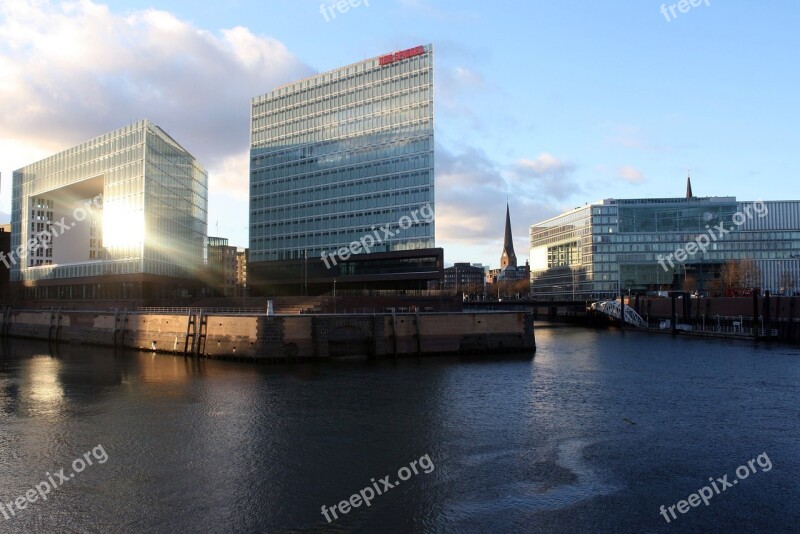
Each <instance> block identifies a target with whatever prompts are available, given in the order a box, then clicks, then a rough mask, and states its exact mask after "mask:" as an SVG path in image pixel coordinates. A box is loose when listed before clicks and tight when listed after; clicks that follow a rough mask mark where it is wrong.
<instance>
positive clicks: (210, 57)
mask: <svg viewBox="0 0 800 534" xmlns="http://www.w3.org/2000/svg"><path fill="white" fill-rule="evenodd" d="M695 1H696V2H698V3H699V5H697V6H691V4H686V6H687V7H688V10H686V12H681V11H680V9H678V6H677V5H676V4H677V2H666V3H664V2H661V1H651V0H615V1H613V2H610V1H609V2H591V1H589V0H583V1H577V0H559V1H557V2H556V1H548V2H545V1H539V0H514V1H506V2H470V1H466V0H461V1H450V0H441V1H438V0H361V1H360V2H355V1H353V3H354V4H356V7H350V8H349V9H348V10H346V11H342V10H339V9H338V8H337V7H336V3H335V2H332V1H331V0H325V1H323V2H321V1H320V0H229V1H225V2H216V1H213V0H210V1H206V2H197V1H195V0H192V1H189V0H175V1H171V2H170V1H163V2H153V1H152V0H151V1H147V0H130V1H119V2H116V1H115V2H108V3H102V2H99V1H98V2H95V1H89V0H84V1H78V2H73V1H64V2H47V1H43V0H0V173H2V182H1V183H0V222H7V221H8V220H9V213H10V209H11V181H12V180H11V179H12V172H13V170H14V169H17V168H20V167H22V166H24V165H27V164H29V163H33V162H35V161H37V160H39V159H42V158H44V157H47V156H49V155H51V154H53V153H56V152H58V151H61V150H64V149H67V148H70V147H71V146H74V145H76V144H79V143H81V142H83V141H85V140H88V139H90V138H92V137H95V136H97V135H101V134H103V133H106V132H108V131H111V130H114V129H116V128H119V127H121V126H124V125H126V124H129V123H131V122H134V121H136V120H139V119H142V118H148V119H150V120H152V121H153V122H155V123H156V124H158V125H159V126H161V127H162V128H163V129H164V130H165V131H166V132H168V133H169V134H170V135H171V136H172V137H173V138H175V139H176V140H177V141H178V142H180V143H181V144H182V145H183V146H184V147H185V148H186V149H187V150H189V151H190V152H191V153H192V154H193V155H194V156H195V157H196V158H197V159H198V160H199V161H200V163H201V164H202V165H203V166H204V167H206V169H207V170H208V172H209V216H208V231H209V234H210V235H220V236H223V237H228V238H229V239H230V242H231V244H233V245H237V246H241V247H245V246H247V244H248V226H247V225H248V199H247V191H248V180H249V177H248V157H247V152H248V140H249V129H248V127H249V112H250V99H251V98H252V97H254V96H257V95H260V94H263V93H266V92H268V91H270V90H272V89H273V88H275V87H277V86H279V85H282V84H285V83H289V82H292V81H295V80H298V79H301V78H304V77H307V76H310V75H313V74H316V73H318V72H324V71H326V70H330V69H334V68H338V67H340V66H344V65H348V64H351V63H355V62H358V61H360V60H362V59H367V58H371V57H375V56H379V55H383V54H386V53H389V52H392V51H396V50H403V49H407V48H411V47H414V46H417V45H420V44H428V43H432V44H433V45H434V48H435V59H434V61H435V70H434V79H435V87H434V94H435V96H434V99H435V100H434V105H435V143H436V148H435V151H436V152H435V180H436V181H435V184H436V185H435V188H436V189H435V200H436V245H437V246H439V247H443V248H444V250H445V263H446V264H452V263H454V262H461V261H466V262H471V263H483V264H485V265H491V266H492V267H497V266H498V264H499V260H500V254H501V252H502V243H503V225H504V220H505V207H506V202H508V204H509V206H510V210H511V221H512V227H513V234H514V246H515V249H516V252H517V256H518V258H519V259H520V261H521V262H522V261H524V259H525V258H527V255H528V230H529V227H530V225H531V224H534V223H536V222H538V221H542V220H544V219H547V218H549V217H552V216H554V215H557V214H558V213H561V212H563V211H566V210H569V209H572V208H575V207H578V206H582V205H584V204H586V203H587V202H592V201H596V200H600V199H604V198H648V197H679V196H683V194H684V192H685V187H686V185H685V184H686V176H687V173H689V172H690V173H691V177H692V187H693V190H694V194H695V195H696V196H736V197H737V198H739V199H740V200H758V199H763V200H778V199H782V200H798V199H800V195H799V194H798V188H800V186H799V185H798V178H799V177H800V172H798V171H799V170H800V129H798V124H800V106H798V99H800V69H798V68H797V67H798V59H797V53H798V50H800V32H797V30H796V29H797V28H798V27H800V3H797V2H796V1H794V0H767V1H765V2H759V3H757V4H756V3H753V2H746V1H744V0H738V1H732V0H728V1H727V2H722V1H721V0H702V1H700V0H695ZM662 6H663V9H662ZM670 6H675V8H674V9H673V10H672V11H674V16H673V14H672V12H671V10H670ZM323 12H324V14H323ZM334 15H335V17H334Z"/></svg>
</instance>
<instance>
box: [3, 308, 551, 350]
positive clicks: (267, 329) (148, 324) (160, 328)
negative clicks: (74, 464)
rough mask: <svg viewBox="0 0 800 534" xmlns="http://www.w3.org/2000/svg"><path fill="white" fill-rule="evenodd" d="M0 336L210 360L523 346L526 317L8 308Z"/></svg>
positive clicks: (529, 322)
mask: <svg viewBox="0 0 800 534" xmlns="http://www.w3.org/2000/svg"><path fill="white" fill-rule="evenodd" d="M0 334H2V335H3V336H8V337H24V338H32V339H41V340H48V341H50V342H53V343H70V344H87V345H102V346H114V347H127V348H133V349H139V350H145V351H154V352H167V353H174V354H185V355H191V356H202V357H210V358H245V359H255V360H273V359H278V360H280V359H282V360H285V359H296V360H311V359H315V358H321V359H326V358H336V357H344V356H365V357H370V358H392V357H409V356H425V355H442V354H481V353H487V354H488V353H491V352H529V353H530V354H531V355H533V352H534V351H535V348H536V343H535V338H534V329H533V315H532V314H530V313H525V312H491V311H482V312H464V313H419V312H417V313H402V314H398V313H395V314H392V313H383V314H363V315H356V314H349V315H343V314H339V315H333V314H315V315H265V314H249V315H248V314H246V313H242V314H235V315H234V314H228V313H220V312H216V313H215V312H214V311H213V310H208V311H207V310H202V309H187V310H185V311H183V312H180V311H178V310H176V311H174V312H171V313H153V312H138V311H127V310H118V311H88V310H15V309H10V308H7V309H5V310H4V313H3V314H2V323H0Z"/></svg>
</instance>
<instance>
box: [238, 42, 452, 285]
mask: <svg viewBox="0 0 800 534" xmlns="http://www.w3.org/2000/svg"><path fill="white" fill-rule="evenodd" d="M250 126H251V142H250V258H249V261H250V262H251V263H252V264H257V263H259V262H281V261H291V260H294V261H298V260H303V261H304V262H306V259H307V258H308V259H311V260H312V263H313V264H314V265H312V268H311V276H312V277H313V276H314V273H315V272H316V273H317V274H319V276H321V277H323V278H324V277H325V276H324V275H325V274H326V273H325V272H323V271H318V270H317V268H318V267H319V266H318V265H317V264H318V262H319V259H320V257H321V256H322V255H323V254H325V253H332V252H335V251H336V250H339V249H341V248H342V247H348V246H349V245H350V244H351V243H352V242H354V241H358V240H359V239H361V238H362V237H363V236H365V235H368V234H373V232H374V231H375V229H377V228H380V227H386V228H387V229H389V230H390V231H391V232H392V234H394V235H392V236H391V237H387V238H386V239H385V240H382V241H381V242H380V243H376V245H375V246H374V247H372V248H371V251H370V254H366V253H364V254H360V255H356V256H354V257H353V258H352V259H350V260H349V261H345V262H342V263H341V264H337V265H336V266H335V267H334V268H333V269H332V271H331V270H329V269H326V271H330V272H327V274H328V275H330V274H331V273H333V275H334V276H335V275H336V273H338V274H339V276H340V277H346V276H347V275H348V274H351V275H352V274H355V272H356V271H358V272H361V273H362V274H367V271H370V269H372V267H375V265H373V266H372V267H369V266H368V265H367V263H369V260H377V258H378V256H372V255H371V254H376V253H378V254H379V253H391V252H403V251H406V252H408V251H417V250H432V249H433V247H434V221H433V218H430V219H429V220H415V221H413V222H412V224H411V225H410V226H409V227H407V228H404V229H403V228H400V221H401V219H402V218H403V217H404V216H408V215H409V214H410V213H412V212H414V210H417V209H419V208H420V206H424V205H428V206H429V208H430V209H433V206H434V175H433V169H434V161H433V159H434V158H433V154H434V141H433V132H434V121H433V46H432V45H427V46H418V47H415V48H411V49H408V50H404V51H401V52H396V53H392V54H387V55H384V56H380V57H375V58H372V59H368V60H365V61H361V62H359V63H355V64H353V65H349V66H346V67H342V68H339V69H336V70H333V71H330V72H326V73H323V74H319V75H317V76H313V77H311V78H308V79H305V80H300V81H298V82H295V83H292V84H289V85H285V86H283V87H279V88H277V89H275V90H273V91H271V92H269V93H266V94H264V95H261V96H258V97H256V98H254V99H253V100H252V103H251V125H250ZM382 235H386V234H382ZM407 256H408V255H407ZM433 256H435V254H434V255H433ZM433 256H430V257H428V258H427V259H418V260H415V261H417V264H416V265H415V266H412V265H408V266H406V267H408V268H414V269H417V270H419V271H422V270H428V269H429V268H430V267H431V266H433V268H434V270H436V269H438V272H439V275H441V266H438V268H437V267H436V265H435V263H436V261H437V259H436V258H435V257H433ZM384 259H386V260H387V261H388V262H391V259H390V257H384ZM365 262H367V263H365ZM291 265H292V264H290V263H286V264H280V263H278V264H274V265H273V267H274V268H267V270H266V273H267V274H266V275H265V276H266V277H267V278H272V279H275V280H277V279H279V278H281V276H279V275H278V273H279V272H280V271H281V266H284V267H286V269H284V272H285V273H286V274H287V276H291V273H292V272H293V271H294V268H293V267H292V266H291ZM383 268H384V269H386V268H388V269H391V266H389V265H388V264H387V265H384V266H383ZM264 272H265V271H264V269H262V273H264ZM263 278H264V277H263V276H262V279H263ZM424 285H425V284H423V286H424Z"/></svg>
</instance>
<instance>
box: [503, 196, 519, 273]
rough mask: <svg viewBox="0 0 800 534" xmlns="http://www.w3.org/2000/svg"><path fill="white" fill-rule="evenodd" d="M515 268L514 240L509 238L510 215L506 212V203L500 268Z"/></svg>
mask: <svg viewBox="0 0 800 534" xmlns="http://www.w3.org/2000/svg"><path fill="white" fill-rule="evenodd" d="M509 265H510V266H511V267H516V266H517V255H516V254H514V239H513V238H512V237H511V215H510V213H509V210H508V202H506V235H505V238H504V240H503V254H502V255H501V256H500V268H501V269H503V268H504V267H508V266H509Z"/></svg>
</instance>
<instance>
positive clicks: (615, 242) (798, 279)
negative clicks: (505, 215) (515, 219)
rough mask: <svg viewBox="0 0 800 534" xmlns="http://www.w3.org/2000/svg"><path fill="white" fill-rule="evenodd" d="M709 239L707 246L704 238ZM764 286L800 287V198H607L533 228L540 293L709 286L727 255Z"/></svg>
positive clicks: (584, 295)
mask: <svg viewBox="0 0 800 534" xmlns="http://www.w3.org/2000/svg"><path fill="white" fill-rule="evenodd" d="M700 245H702V246H700ZM742 260H753V262H754V263H755V265H756V267H757V269H758V272H759V273H760V280H758V281H756V283H758V284H759V285H758V287H760V288H761V289H764V290H770V291H772V292H773V293H783V294H793V293H794V292H796V291H797V290H798V288H800V202H798V201H775V202H772V201H770V202H760V201H757V202H738V201H737V200H736V198H735V197H706V198H698V197H690V198H656V199H607V200H603V201H600V202H595V203H592V204H587V205H586V206H582V207H580V208H576V209H574V210H572V211H570V212H567V213H564V214H562V215H559V216H557V217H553V218H552V219H548V220H546V221H543V222H540V223H537V224H534V225H533V226H531V228H530V264H531V292H532V295H533V296H534V297H536V298H542V299H554V300H571V299H575V300H593V299H601V298H609V297H614V296H618V295H619V292H620V288H621V289H622V291H623V292H624V293H625V294H628V293H629V292H630V293H632V294H647V293H650V292H657V291H669V290H673V289H684V290H689V291H697V292H700V293H703V294H707V293H709V292H710V291H712V290H713V288H714V287H715V284H718V281H719V279H720V276H721V272H722V270H723V268H724V266H725V265H726V264H727V263H729V262H741V261H742Z"/></svg>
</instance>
